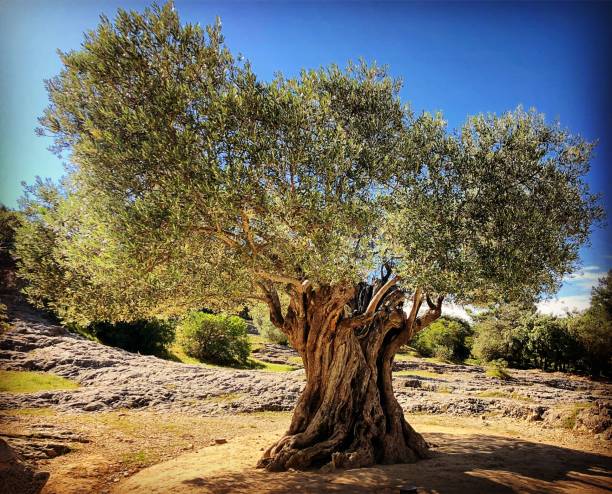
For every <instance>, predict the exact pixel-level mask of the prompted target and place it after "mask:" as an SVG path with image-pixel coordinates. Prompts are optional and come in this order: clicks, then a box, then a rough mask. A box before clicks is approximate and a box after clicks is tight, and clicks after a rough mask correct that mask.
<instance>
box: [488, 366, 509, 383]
mask: <svg viewBox="0 0 612 494" xmlns="http://www.w3.org/2000/svg"><path fill="white" fill-rule="evenodd" d="M485 375H486V376H487V377H491V378H494V379H501V380H503V381H508V380H510V379H512V376H511V375H510V374H509V373H508V371H506V370H505V369H502V368H501V367H489V368H488V369H487V371H486V372H485Z"/></svg>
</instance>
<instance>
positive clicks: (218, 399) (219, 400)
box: [204, 393, 244, 403]
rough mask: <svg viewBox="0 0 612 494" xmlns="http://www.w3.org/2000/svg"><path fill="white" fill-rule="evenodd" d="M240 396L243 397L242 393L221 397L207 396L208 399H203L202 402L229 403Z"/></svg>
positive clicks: (227, 394)
mask: <svg viewBox="0 0 612 494" xmlns="http://www.w3.org/2000/svg"><path fill="white" fill-rule="evenodd" d="M242 396H244V393H224V394H221V395H216V396H209V397H208V398H204V401H208V402H212V403H231V402H233V401H236V400H238V399H239V398H241V397H242Z"/></svg>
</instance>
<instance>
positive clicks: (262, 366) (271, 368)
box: [249, 357, 296, 372]
mask: <svg viewBox="0 0 612 494" xmlns="http://www.w3.org/2000/svg"><path fill="white" fill-rule="evenodd" d="M249 362H251V364H252V367H251V368H252V369H259V370H262V371H267V372H290V371H294V370H295V369H296V368H295V367H294V366H293V365H287V364H273V363H271V362H264V361H263V360H259V359H256V358H253V357H251V358H249Z"/></svg>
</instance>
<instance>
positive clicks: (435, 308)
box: [413, 295, 444, 335]
mask: <svg viewBox="0 0 612 494" xmlns="http://www.w3.org/2000/svg"><path fill="white" fill-rule="evenodd" d="M427 298H429V297H427ZM430 302H431V303H430ZM442 302H444V295H440V296H438V298H437V299H436V303H435V304H434V303H433V301H431V299H429V300H428V302H427V305H429V307H430V308H429V310H428V311H427V312H426V313H425V315H424V316H423V317H419V318H417V320H416V331H414V333H413V335H414V334H416V333H418V332H419V331H422V330H423V329H425V328H426V327H427V326H429V325H430V324H431V323H432V322H434V321H435V320H436V319H438V318H439V317H440V316H441V315H442Z"/></svg>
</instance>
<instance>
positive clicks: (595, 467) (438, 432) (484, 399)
mask: <svg viewBox="0 0 612 494" xmlns="http://www.w3.org/2000/svg"><path fill="white" fill-rule="evenodd" d="M12 317H13V320H12V323H13V327H12V329H11V330H10V331H9V332H7V333H5V334H4V335H2V336H1V337H0V368H2V369H10V370H37V371H45V372H52V373H54V374H57V375H60V376H63V377H68V378H71V379H74V380H76V381H78V382H79V383H80V384H81V387H80V388H78V389H75V390H71V391H52V392H42V393H28V394H19V395H16V394H8V393H0V410H2V411H1V413H0V436H2V437H4V438H6V439H7V440H8V441H9V443H10V444H11V445H12V446H13V447H15V448H16V449H17V450H18V451H19V452H20V453H21V454H22V455H23V456H25V457H26V459H27V460H28V461H29V462H31V463H33V464H35V465H36V466H37V467H38V468H39V469H43V470H47V471H49V472H51V477H50V480H49V482H48V483H47V486H46V487H45V490H44V491H43V492H46V493H57V494H60V493H61V494H64V493H68V494H70V493H77V492H108V491H109V490H110V489H111V488H112V489H113V492H118V493H123V492H141V493H145V492H147V493H148V492H194V493H195V492H198V493H200V492H214V493H222V492H228V493H229V492H275V493H281V492H291V491H293V490H296V489H300V490H301V491H303V492H398V489H399V486H400V485H404V484H411V485H415V484H416V485H418V486H420V487H422V489H421V492H441V493H442V492H469V493H472V492H608V489H610V488H611V487H612V483H611V476H612V463H611V461H612V460H611V456H612V451H611V449H610V439H611V434H612V427H611V426H612V421H611V414H610V389H611V387H610V384H609V383H607V382H594V381H591V380H588V379H586V378H580V377H576V376H568V375H564V374H559V373H543V372H539V371H516V370H512V371H510V374H511V377H512V379H511V380H508V381H505V380H500V379H493V378H490V377H488V376H487V375H486V374H485V369H483V368H482V367H478V366H463V365H452V364H440V363H435V362H427V361H424V360H419V359H408V358H407V357H405V358H403V359H402V360H399V361H398V362H396V371H398V372H396V376H395V378H394V386H395V390H396V394H397V396H398V400H399V402H400V403H401V404H402V406H403V407H404V410H405V411H406V413H407V414H408V418H409V421H410V422H411V423H412V424H413V425H414V426H415V428H416V429H417V430H419V431H421V432H423V433H424V434H425V437H426V438H427V440H428V441H429V442H430V443H432V444H435V445H436V447H434V448H433V449H432V451H433V452H434V457H433V458H432V459H430V460H427V461H423V462H420V463H418V464H416V465H396V466H385V467H377V468H371V469H361V470H352V471H345V472H336V473H332V474H325V475H323V474H319V473H307V474H304V473H298V472H289V473H284V474H268V473H265V472H261V471H256V470H254V469H253V468H252V466H253V464H254V463H255V461H256V459H257V457H258V455H259V454H261V448H263V447H264V446H265V445H267V444H269V443H271V442H272V441H273V440H274V439H275V438H276V437H278V436H279V435H281V434H282V432H283V431H284V430H285V429H286V426H287V423H288V420H289V413H288V412H287V411H289V410H291V408H292V407H293V405H294V403H295V401H296V399H297V396H298V395H299V392H300V391H301V389H302V386H303V383H304V375H303V371H302V370H300V369H298V370H295V371H292V372H285V373H269V372H263V371H252V370H248V371H247V370H232V369H221V368H210V367H204V366H200V365H185V364H181V363H175V362H168V361H165V360H160V359H157V358H155V357H147V356H141V355H137V354H131V353H128V352H124V351H122V350H118V349H115V348H110V347H105V346H102V345H99V344H97V343H95V342H92V341H89V340H87V339H85V338H83V337H81V336H78V335H75V334H71V333H69V332H67V331H66V330H64V329H63V328H61V327H59V326H56V325H53V324H51V323H49V322H48V321H46V320H45V319H43V318H42V317H40V316H39V315H38V314H36V313H34V312H32V311H30V310H27V309H25V308H23V307H22V308H21V310H19V311H16V312H13V313H12ZM258 357H259V358H260V359H263V360H265V359H268V360H270V361H275V362H277V363H279V362H289V363H294V362H295V359H294V358H293V357H295V354H293V353H292V352H291V351H290V350H288V349H286V348H283V347H276V346H274V345H267V346H265V347H264V348H263V349H262V350H260V352H259V355H258ZM225 441H227V444H224V442H225Z"/></svg>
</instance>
